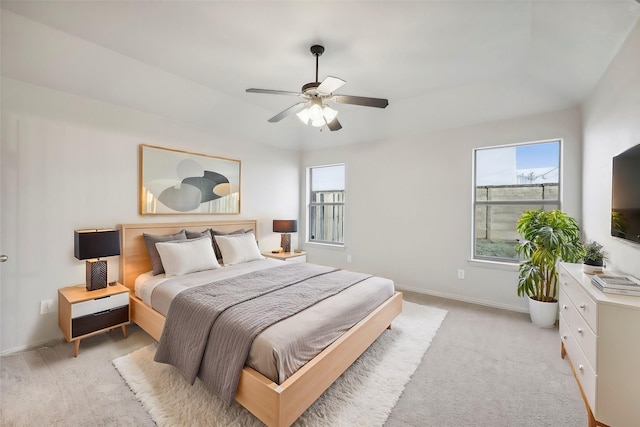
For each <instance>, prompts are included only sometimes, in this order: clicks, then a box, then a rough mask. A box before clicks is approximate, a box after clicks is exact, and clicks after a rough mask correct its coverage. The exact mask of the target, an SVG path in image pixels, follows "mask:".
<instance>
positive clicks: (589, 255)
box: [582, 240, 605, 274]
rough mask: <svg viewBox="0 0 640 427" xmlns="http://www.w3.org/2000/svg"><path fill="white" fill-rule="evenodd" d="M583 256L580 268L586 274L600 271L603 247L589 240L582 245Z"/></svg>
mask: <svg viewBox="0 0 640 427" xmlns="http://www.w3.org/2000/svg"><path fill="white" fill-rule="evenodd" d="M582 248H583V250H584V256H583V257H582V270H583V271H584V272H585V273H587V274H595V273H600V272H602V267H603V266H604V260H605V254H604V250H603V247H602V245H601V244H600V243H598V242H596V241H595V240H591V241H589V242H587V243H584V244H583V245H582Z"/></svg>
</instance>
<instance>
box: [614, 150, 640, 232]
mask: <svg viewBox="0 0 640 427" xmlns="http://www.w3.org/2000/svg"><path fill="white" fill-rule="evenodd" d="M611 194H612V200H611V235H612V236H616V237H620V238H622V239H625V240H630V241H632V242H636V243H640V144H638V145H636V146H635V147H631V148H630V149H628V150H627V151H624V152H623V153H620V154H619V155H617V156H615V157H614V158H613V179H612V191H611Z"/></svg>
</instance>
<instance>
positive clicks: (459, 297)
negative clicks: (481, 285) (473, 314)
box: [396, 284, 529, 313]
mask: <svg viewBox="0 0 640 427" xmlns="http://www.w3.org/2000/svg"><path fill="white" fill-rule="evenodd" d="M396 289H397V290H399V291H402V290H407V291H410V292H415V293H417V294H423V295H431V296H434V297H440V298H447V299H452V300H455V301H462V302H468V303H471V304H476V305H482V306H485V307H492V308H499V309H502V310H508V311H515V312H518V313H529V310H527V309H526V308H524V307H518V306H513V305H508V304H499V303H495V302H493V301H487V300H482V299H476V298H469V297H465V296H462V295H457V294H448V293H445V292H437V291H430V290H425V289H418V288H413V287H411V286H402V285H398V284H396Z"/></svg>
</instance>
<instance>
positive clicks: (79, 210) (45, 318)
mask: <svg viewBox="0 0 640 427" xmlns="http://www.w3.org/2000/svg"><path fill="white" fill-rule="evenodd" d="M139 144H153V145H158V146H162V147H169V148H176V149H182V150H186V151H192V152H198V153H206V154H210V155H218V156H223V157H228V158H234V159H239V160H241V162H242V177H241V180H242V181H241V187H242V189H241V191H242V193H241V198H242V199H241V214H240V215H226V216H219V219H221V220H223V219H233V218H251V219H257V220H258V231H259V236H258V238H259V239H260V245H261V248H262V249H263V250H270V249H272V248H274V247H278V246H279V244H280V243H279V242H280V236H279V235H278V234H274V233H272V231H271V221H272V220H273V219H274V218H295V215H296V214H297V211H298V209H299V203H300V201H299V199H298V196H299V182H298V170H299V154H298V153H297V152H293V151H286V150H279V149H275V148H271V147H267V146H265V145H263V144H256V143H249V142H245V141H239V140H232V139H229V138H228V137H222V136H220V135H217V134H215V133H214V132H212V131H211V130H210V129H203V128H199V127H197V126H194V125H189V124H184V123H181V122H178V121H174V120H170V119H166V118H163V117H161V116H158V115H152V114H146V113H142V112H138V111H134V110H129V109H125V108H121V107H116V106H113V105H109V104H105V103H101V102H96V101H92V100H88V99H85V98H80V97H77V96H74V95H70V94H68V93H63V92H58V91H54V90H50V89H46V88H43V87H39V86H34V85H30V84H26V83H22V82H19V81H16V80H11V79H7V78H3V79H2V151H1V153H2V154H1V156H0V158H1V160H2V182H1V183H2V195H1V196H2V205H1V207H2V218H1V220H2V223H1V233H0V250H1V251H2V253H3V254H6V255H8V256H9V261H8V262H6V263H3V264H0V272H1V277H2V283H1V293H0V310H1V314H0V324H1V327H0V352H5V351H11V350H17V349H21V348H24V347H26V346H29V345H33V344H37V343H41V342H46V341H50V340H51V339H55V338H59V337H61V336H62V335H61V333H60V331H59V329H58V319H57V314H47V315H40V301H41V300H44V299H53V300H54V301H57V289H58V288H61V287H65V286H70V285H75V284H81V283H84V277H85V264H84V261H79V260H77V259H75V258H74V257H73V230H74V229H81V228H96V227H97V228H103V227H115V226H117V225H118V224H121V223H133V222H172V221H174V222H177V221H184V220H202V219H203V216H196V215H190V216H184V215H178V216H175V215H171V216H166V215H165V216H144V217H143V216H140V215H139V214H138V200H139V199H138V185H139V184H138V146H139ZM207 217H208V218H211V216H207ZM295 243H296V242H294V244H295ZM108 269H109V270H108V274H109V280H116V279H117V278H118V274H119V259H118V257H113V258H109V259H108Z"/></svg>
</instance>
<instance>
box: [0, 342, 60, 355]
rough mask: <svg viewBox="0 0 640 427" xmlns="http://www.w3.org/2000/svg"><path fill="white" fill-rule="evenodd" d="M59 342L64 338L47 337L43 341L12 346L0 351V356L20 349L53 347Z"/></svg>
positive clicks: (18, 351)
mask: <svg viewBox="0 0 640 427" xmlns="http://www.w3.org/2000/svg"><path fill="white" fill-rule="evenodd" d="M61 342H64V338H55V339H48V340H45V341H40V342H37V343H33V344H28V345H23V346H20V347H14V348H10V349H8V350H3V351H0V356H8V355H10V354H14V353H20V352H21V351H29V350H35V349H37V348H40V347H53V346H54V345H58V344H60V343H61Z"/></svg>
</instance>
